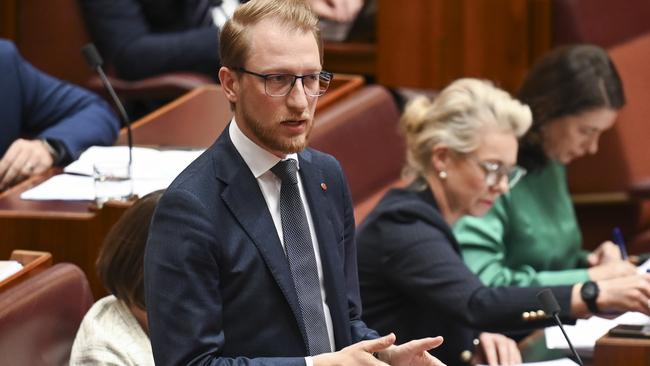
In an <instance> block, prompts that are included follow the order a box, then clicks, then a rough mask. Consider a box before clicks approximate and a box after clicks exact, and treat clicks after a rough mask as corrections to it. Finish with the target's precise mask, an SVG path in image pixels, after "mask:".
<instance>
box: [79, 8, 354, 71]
mask: <svg viewBox="0 0 650 366" xmlns="http://www.w3.org/2000/svg"><path fill="white" fill-rule="evenodd" d="M243 2H245V0H82V1H81V5H82V9H83V13H84V17H85V19H86V24H87V26H88V29H89V30H90V33H91V35H92V38H93V40H94V41H95V42H96V43H97V46H98V48H99V50H100V51H101V53H102V54H103V55H104V58H105V59H106V60H107V61H108V62H109V63H110V64H111V65H112V66H114V67H115V69H116V71H117V74H118V75H119V76H120V77H122V78H124V79H142V78H146V77H151V76H156V75H159V74H163V73H169V72H181V71H193V72H199V73H204V74H207V75H209V76H216V75H215V73H216V71H217V69H218V67H219V57H218V56H219V55H218V48H219V31H220V29H221V28H222V26H223V24H222V22H225V20H226V19H228V18H230V17H231V16H232V12H233V11H234V9H235V8H236V7H237V6H238V5H239V3H243ZM309 3H310V5H311V6H312V8H313V9H314V11H316V12H317V13H318V14H319V16H321V17H324V18H327V19H331V20H333V21H338V22H348V21H351V20H352V19H353V18H354V16H355V15H356V14H357V13H358V11H359V10H360V8H361V6H362V5H363V1H362V0H309Z"/></svg>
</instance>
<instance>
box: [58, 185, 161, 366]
mask: <svg viewBox="0 0 650 366" xmlns="http://www.w3.org/2000/svg"><path fill="white" fill-rule="evenodd" d="M162 193H163V191H155V192H152V193H150V194H148V195H146V196H144V197H142V198H141V199H139V200H138V201H137V202H135V203H134V204H133V206H131V207H130V208H129V209H128V210H126V212H124V215H122V217H121V218H120V219H119V220H118V221H117V222H116V223H115V225H114V226H113V227H112V228H111V230H110V231H109V232H108V234H107V235H106V238H105V239H104V244H103V246H102V248H101V250H100V252H99V257H98V258H97V272H98V274H99V278H100V279H101V281H102V282H103V284H104V286H105V287H106V289H107V290H108V291H109V292H110V293H111V295H108V296H106V297H104V298H102V299H100V300H99V301H97V302H96V303H95V304H94V305H93V306H92V307H91V308H90V310H88V313H86V315H85V316H84V319H83V321H82V322H81V326H80V327H79V330H78V331H77V336H76V337H75V340H74V343H73V345H72V352H71V355H70V365H100V364H101V365H116V366H117V365H120V366H128V365H133V366H147V365H151V366H153V364H154V362H153V354H152V352H151V342H149V336H148V333H149V328H148V324H147V313H146V303H145V297H144V284H143V277H144V275H143V272H144V270H143V260H144V249H145V245H146V243H147V236H148V233H149V223H150V222H151V217H152V216H153V213H154V210H155V208H156V205H157V204H158V200H159V199H160V197H161V196H162Z"/></svg>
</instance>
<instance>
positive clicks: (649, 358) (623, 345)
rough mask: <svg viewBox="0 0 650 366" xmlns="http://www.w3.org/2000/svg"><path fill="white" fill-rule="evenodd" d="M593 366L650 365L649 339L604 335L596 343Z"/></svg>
mask: <svg viewBox="0 0 650 366" xmlns="http://www.w3.org/2000/svg"><path fill="white" fill-rule="evenodd" d="M594 360H595V363H594V365H595V366H609V365H626V366H643V365H650V339H647V338H623V337H610V336H608V335H604V336H602V337H600V339H598V341H596V351H595V354H594Z"/></svg>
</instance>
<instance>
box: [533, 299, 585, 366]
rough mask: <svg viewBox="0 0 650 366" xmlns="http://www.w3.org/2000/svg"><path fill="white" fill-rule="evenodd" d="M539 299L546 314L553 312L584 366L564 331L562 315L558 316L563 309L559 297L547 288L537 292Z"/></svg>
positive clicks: (581, 365)
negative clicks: (558, 300) (556, 297)
mask: <svg viewBox="0 0 650 366" xmlns="http://www.w3.org/2000/svg"><path fill="white" fill-rule="evenodd" d="M537 300H538V301H539V303H540V304H542V308H543V309H544V311H545V312H546V314H551V316H553V319H555V322H556V323H557V325H558V326H559V327H560V330H561V331H562V334H564V338H566V341H567V343H568V344H569V348H571V352H572V353H573V355H574V356H575V358H576V359H577V360H578V363H579V364H580V366H584V364H583V363H582V360H581V359H580V356H579V355H578V352H576V349H575V348H573V344H571V340H570V339H569V336H568V335H567V334H566V332H565V331H564V327H563V326H562V322H561V321H560V317H559V316H558V314H559V313H560V310H561V308H560V304H558V303H557V299H555V295H553V292H552V291H551V289H548V288H547V289H544V290H542V291H540V292H539V293H538V294H537Z"/></svg>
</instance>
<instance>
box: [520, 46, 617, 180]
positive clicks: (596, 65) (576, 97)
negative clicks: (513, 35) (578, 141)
mask: <svg viewBox="0 0 650 366" xmlns="http://www.w3.org/2000/svg"><path fill="white" fill-rule="evenodd" d="M518 97H519V99H520V100H521V101H522V102H523V103H525V104H528V105H529V106H530V109H531V110H532V112H533V125H532V127H531V128H530V130H529V131H528V133H526V134H525V135H524V137H523V138H522V139H521V143H520V147H519V156H518V159H517V160H518V163H519V165H521V166H523V167H524V168H526V169H527V170H528V171H533V170H536V169H539V168H542V167H543V166H544V165H546V163H547V162H548V157H547V156H546V154H545V153H544V150H543V148H542V140H541V137H540V130H541V128H542V126H544V125H545V124H547V123H549V122H550V121H553V120H555V119H557V118H560V117H564V116H569V115H577V114H580V113H582V112H586V111H589V110H592V109H595V108H602V107H605V108H611V109H615V110H618V109H620V108H621V107H623V105H625V95H624V93H623V84H622V82H621V78H620V77H619V75H618V72H617V71H616V67H615V66H614V64H613V63H612V60H611V59H610V58H609V56H608V55H607V52H605V50H603V49H602V48H600V47H597V46H592V45H574V46H565V47H561V48H558V49H556V50H554V51H552V52H550V53H549V54H547V55H546V56H545V57H544V58H542V60H541V61H539V62H538V63H537V64H536V65H535V66H534V67H533V69H532V70H531V71H530V73H528V76H527V77H526V80H525V81H524V83H523V85H522V87H521V89H519V93H518Z"/></svg>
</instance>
